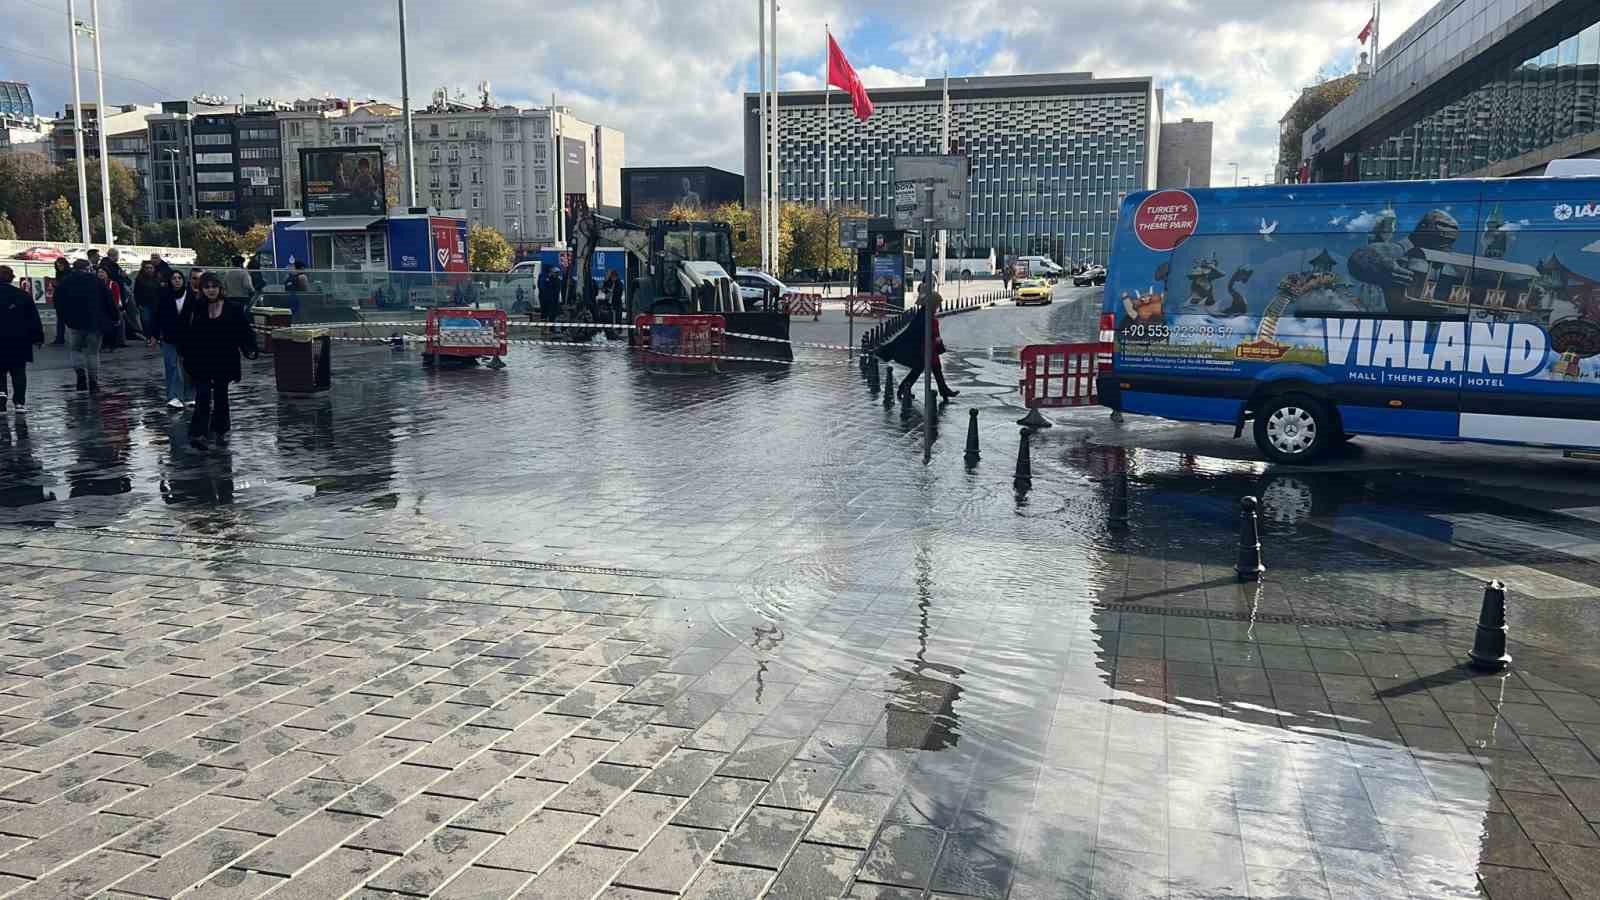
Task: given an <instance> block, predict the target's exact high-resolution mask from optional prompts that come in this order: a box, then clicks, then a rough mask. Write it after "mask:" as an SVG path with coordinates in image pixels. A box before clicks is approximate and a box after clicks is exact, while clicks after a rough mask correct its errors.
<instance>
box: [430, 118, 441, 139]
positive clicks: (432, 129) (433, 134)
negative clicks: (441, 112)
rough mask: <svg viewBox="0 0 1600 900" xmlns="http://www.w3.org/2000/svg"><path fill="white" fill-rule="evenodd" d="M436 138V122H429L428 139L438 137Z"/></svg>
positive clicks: (437, 125)
mask: <svg viewBox="0 0 1600 900" xmlns="http://www.w3.org/2000/svg"><path fill="white" fill-rule="evenodd" d="M438 136H439V123H438V122H429V123H428V137H438Z"/></svg>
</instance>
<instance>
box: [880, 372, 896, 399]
mask: <svg viewBox="0 0 1600 900" xmlns="http://www.w3.org/2000/svg"><path fill="white" fill-rule="evenodd" d="M894 388H895V384H894V366H891V365H888V364H885V365H884V367H883V405H884V406H893V405H894Z"/></svg>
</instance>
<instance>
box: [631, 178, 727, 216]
mask: <svg viewBox="0 0 1600 900" xmlns="http://www.w3.org/2000/svg"><path fill="white" fill-rule="evenodd" d="M716 202H717V201H716V199H715V198H713V197H711V195H710V191H709V189H708V187H707V185H706V176H705V173H703V172H699V173H696V172H684V173H681V174H671V173H666V174H658V173H654V172H651V173H646V172H630V173H628V203H629V209H628V215H630V216H631V217H632V218H633V220H634V221H637V222H647V221H649V220H651V219H661V218H665V217H666V215H667V212H668V211H669V210H671V209H672V207H674V206H676V205H678V204H683V205H685V206H693V207H697V208H702V209H704V208H707V207H709V206H713V205H715V204H716Z"/></svg>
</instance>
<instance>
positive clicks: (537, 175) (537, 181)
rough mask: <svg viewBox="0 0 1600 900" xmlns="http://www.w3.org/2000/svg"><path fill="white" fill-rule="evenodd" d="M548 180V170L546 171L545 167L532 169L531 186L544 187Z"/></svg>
mask: <svg viewBox="0 0 1600 900" xmlns="http://www.w3.org/2000/svg"><path fill="white" fill-rule="evenodd" d="M548 180H549V172H548V171H546V170H545V169H534V170H533V186H534V187H536V188H542V187H546V186H547V183H548Z"/></svg>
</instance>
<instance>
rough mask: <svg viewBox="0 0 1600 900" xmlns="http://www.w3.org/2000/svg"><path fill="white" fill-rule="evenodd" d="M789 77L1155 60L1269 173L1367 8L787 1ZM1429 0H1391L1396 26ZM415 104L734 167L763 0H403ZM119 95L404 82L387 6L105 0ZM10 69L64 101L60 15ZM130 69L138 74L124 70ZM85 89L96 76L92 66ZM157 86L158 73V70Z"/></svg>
mask: <svg viewBox="0 0 1600 900" xmlns="http://www.w3.org/2000/svg"><path fill="white" fill-rule="evenodd" d="M782 5H783V11H782V13H781V15H780V16H779V24H780V37H779V44H780V47H779V49H780V51H781V54H782V61H783V63H784V65H783V75H782V81H783V84H784V86H785V87H795V88H804V87H812V88H814V87H817V86H819V85H820V79H821V59H820V54H821V50H822V45H823V44H822V34H823V26H824V24H825V23H827V24H829V25H831V27H832V29H833V32H834V34H835V35H836V36H838V37H839V39H840V42H841V44H844V45H845V47H846V51H847V52H848V53H849V54H850V56H851V59H852V61H853V62H855V63H856V65H857V68H858V70H859V71H860V72H861V74H862V78H863V80H864V81H865V82H866V84H867V85H868V87H869V88H871V87H888V86H892V85H903V84H918V83H920V82H921V79H922V78H923V77H927V76H937V75H938V74H940V73H942V72H943V71H944V70H945V69H946V68H948V69H949V71H950V73H951V74H952V75H974V74H1011V73H1020V72H1049V71H1086V70H1093V71H1094V73H1095V74H1096V75H1099V76H1114V75H1140V74H1148V75H1154V76H1155V77H1156V78H1157V79H1158V83H1159V84H1161V85H1162V86H1163V87H1164V88H1165V89H1166V92H1167V94H1166V98H1167V99H1166V113H1167V117H1168V118H1169V119H1176V118H1179V117H1181V116H1193V117H1195V118H1200V119H1210V120H1212V121H1215V122H1216V132H1215V152H1214V155H1213V160H1214V168H1213V178H1214V179H1215V180H1216V181H1218V182H1219V183H1220V182H1221V180H1222V179H1223V177H1224V174H1226V175H1227V177H1228V178H1229V179H1231V171H1232V169H1231V166H1230V165H1229V164H1230V163H1234V162H1237V163H1239V166H1240V171H1241V173H1242V174H1243V175H1246V176H1249V177H1252V178H1259V177H1261V176H1262V175H1264V174H1266V173H1267V172H1269V171H1270V170H1271V168H1272V166H1273V164H1274V162H1275V161H1276V157H1277V120H1278V117H1279V116H1281V115H1282V114H1283V113H1284V112H1285V111H1286V110H1287V108H1288V105H1289V103H1290V102H1291V101H1292V100H1293V99H1294V97H1295V96H1296V95H1297V93H1298V91H1299V89H1300V88H1301V87H1302V86H1304V85H1305V84H1307V83H1309V82H1311V81H1312V80H1313V79H1314V78H1315V76H1316V74H1317V72H1318V70H1319V69H1321V68H1322V67H1323V66H1324V65H1325V64H1326V63H1327V62H1328V61H1329V60H1331V59H1333V58H1334V57H1335V56H1336V55H1338V54H1340V53H1344V54H1345V55H1346V56H1348V55H1349V54H1350V53H1351V51H1352V50H1353V49H1354V48H1355V33H1356V32H1357V31H1358V30H1359V29H1360V27H1361V25H1362V23H1363V22H1365V20H1366V15H1367V13H1366V9H1367V6H1366V4H1364V3H1356V2H1351V0H1295V2H1291V3H1275V4H1263V3H1261V2H1260V0H1207V2H1206V3H1204V4H1199V3H1196V2H1194V0H1129V2H1125V3H1120V4H1114V3H1107V2H1104V0H965V2H962V3H956V4H940V3H929V2H927V0H784V2H783V4H782ZM1429 5H1431V0H1390V3H1388V4H1386V5H1385V10H1384V12H1385V15H1384V24H1385V31H1386V33H1387V34H1389V35H1390V36H1391V37H1392V36H1397V35H1399V34H1400V32H1401V30H1402V29H1403V28H1404V27H1405V26H1406V25H1408V24H1409V23H1410V22H1411V21H1412V20H1413V19H1414V18H1415V16H1417V15H1418V14H1420V13H1421V12H1422V11H1423V10H1424V9H1425V8H1427V7H1428V6H1429ZM408 12H409V14H410V47H409V49H410V58H411V85H412V90H413V94H414V97H413V100H414V101H420V102H426V99H427V97H428V95H429V94H430V93H431V91H432V90H433V89H434V88H435V87H438V86H441V85H445V86H450V87H452V88H454V87H460V88H464V89H466V90H468V91H470V90H471V88H472V86H473V85H475V84H476V83H477V82H478V81H480V80H485V79H487V80H489V81H490V82H492V83H493V86H494V94H495V98H496V99H497V100H499V101H502V102H514V103H547V102H549V98H550V95H551V93H552V92H553V91H554V92H558V94H559V96H560V98H561V101H562V102H563V103H566V104H567V105H570V106H572V107H574V109H575V110H576V111H577V112H578V113H579V114H580V115H582V116H585V117H586V118H588V119H590V120H593V121H597V122H603V123H606V124H610V125H615V126H617V127H620V128H622V129H623V130H624V131H626V132H627V135H628V153H629V162H630V163H635V164H651V163H663V164H665V163H698V162H705V163H712V164H717V165H722V166H725V167H729V168H733V169H736V170H737V169H740V168H742V160H743V140H744V131H743V122H742V114H743V113H742V110H743V106H742V93H743V92H744V91H745V90H751V89H754V86H755V85H754V72H755V66H754V62H755V55H756V37H757V27H756V15H755V9H754V8H753V4H751V3H750V2H749V0H701V2H696V3H688V2H681V0H604V2H599V0H595V2H588V3H585V2H582V0H579V2H573V3H566V4H556V5H552V4H533V3H527V2H525V0H474V2H473V3H470V4H454V5H452V4H418V3H413V4H411V5H410V6H409V8H408ZM101 15H102V18H103V19H105V22H104V25H105V29H104V30H105V35H106V37H105V58H106V61H107V68H108V70H109V72H110V73H111V75H112V76H113V77H108V78H107V90H108V92H109V96H108V98H107V99H108V100H109V101H111V102H124V101H143V102H149V101H152V100H158V99H171V98H172V97H173V96H174V95H176V96H188V95H190V94H194V93H200V92H209V93H220V94H230V95H238V94H239V93H241V92H244V93H246V94H248V95H249V96H251V97H256V96H265V95H273V96H278V97H283V98H288V97H295V96H310V95H320V94H324V93H334V94H340V95H350V96H357V97H360V96H366V95H374V96H378V97H386V98H393V99H398V95H399V61H398V53H397V42H396V23H395V19H394V5H393V4H392V3H366V4H336V3H327V2H325V0H319V2H314V3H313V2H308V0H276V2H274V3H272V4H267V5H262V4H259V3H250V2H245V0H213V2H207V3H195V2H193V0H140V2H139V3H136V4H135V3H107V4H103V8H102V10H101ZM8 22H9V24H10V25H11V26H12V33H11V35H10V36H9V37H8V38H7V39H6V43H7V44H9V45H12V46H16V47H22V48H28V49H29V52H30V53H35V54H36V55H35V56H22V55H20V54H11V55H9V56H8V58H7V71H6V76H7V77H9V78H20V79H23V80H27V81H30V82H32V83H33V87H34V94H35V98H36V100H37V101H38V102H39V104H40V106H41V107H43V108H46V109H50V110H53V109H58V108H59V107H60V105H61V104H62V103H63V102H64V101H65V100H66V99H67V98H69V97H70V95H71V91H70V84H69V79H68V77H67V75H66V70H65V68H64V67H63V66H62V65H60V64H59V63H58V62H54V61H48V60H41V59H39V58H37V56H38V55H43V56H46V57H52V58H60V59H61V60H63V61H64V59H65V56H66V48H65V47H64V46H62V43H63V42H62V41H61V34H60V31H61V29H60V27H59V24H58V23H57V22H56V20H55V19H53V18H51V17H48V16H44V15H37V16H35V15H26V14H19V15H14V16H11V17H9V19H8ZM129 79H133V80H129ZM84 83H85V85H86V86H90V85H92V83H93V79H92V77H88V76H87V73H86V77H85V79H84ZM152 85H153V86H154V87H152Z"/></svg>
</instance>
